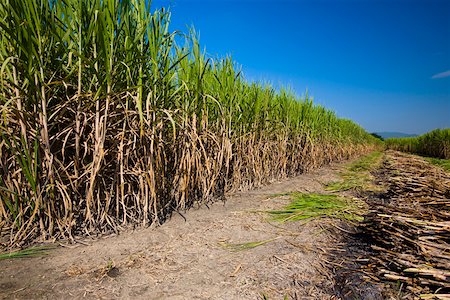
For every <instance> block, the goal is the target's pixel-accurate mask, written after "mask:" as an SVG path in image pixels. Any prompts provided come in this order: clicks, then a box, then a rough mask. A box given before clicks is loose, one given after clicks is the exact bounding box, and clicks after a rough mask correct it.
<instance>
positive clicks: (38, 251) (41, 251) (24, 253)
mask: <svg viewBox="0 0 450 300" xmlns="http://www.w3.org/2000/svg"><path fill="white" fill-rule="evenodd" d="M50 249H52V247H49V246H40V247H32V248H27V249H23V250H18V251H14V252H9V253H1V254H0V260H2V259H9V258H22V257H29V256H38V255H46V254H48V250H50Z"/></svg>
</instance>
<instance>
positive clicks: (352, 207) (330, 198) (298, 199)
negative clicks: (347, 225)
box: [268, 192, 364, 222]
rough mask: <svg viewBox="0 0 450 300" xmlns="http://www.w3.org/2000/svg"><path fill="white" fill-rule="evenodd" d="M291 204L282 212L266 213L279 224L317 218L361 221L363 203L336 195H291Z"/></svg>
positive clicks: (295, 193)
mask: <svg viewBox="0 0 450 300" xmlns="http://www.w3.org/2000/svg"><path fill="white" fill-rule="evenodd" d="M290 197H291V199H292V203H290V204H289V205H287V206H286V207H285V208H284V209H283V210H273V211H268V213H269V214H271V215H272V216H273V219H274V220H277V221H280V222H287V221H299V220H308V219H311V218H318V217H330V218H338V219H343V220H349V221H362V220H363V217H362V215H363V213H364V203H363V202H362V201H359V200H350V199H347V198H344V197H339V196H337V195H328V194H304V193H297V192H294V193H291V194H290Z"/></svg>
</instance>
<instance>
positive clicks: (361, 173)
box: [325, 151, 383, 192]
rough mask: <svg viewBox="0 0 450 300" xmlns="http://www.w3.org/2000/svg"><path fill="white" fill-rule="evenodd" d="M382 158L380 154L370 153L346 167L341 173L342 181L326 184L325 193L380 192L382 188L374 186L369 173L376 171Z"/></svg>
mask: <svg viewBox="0 0 450 300" xmlns="http://www.w3.org/2000/svg"><path fill="white" fill-rule="evenodd" d="M382 158H383V153H382V152H378V151H377V152H372V153H370V154H369V155H366V156H364V157H362V158H360V159H358V160H357V161H355V162H353V163H351V164H350V165H348V166H347V167H346V168H345V169H344V170H343V171H342V172H341V173H340V177H341V178H342V180H340V181H335V182H330V183H328V184H326V186H325V189H326V190H327V191H333V192H341V191H349V190H364V191H374V192H376V191H380V190H381V189H382V187H380V186H376V185H374V184H373V183H372V182H373V176H372V175H371V174H370V172H372V171H374V170H375V169H377V168H378V167H379V166H380V164H381V162H382Z"/></svg>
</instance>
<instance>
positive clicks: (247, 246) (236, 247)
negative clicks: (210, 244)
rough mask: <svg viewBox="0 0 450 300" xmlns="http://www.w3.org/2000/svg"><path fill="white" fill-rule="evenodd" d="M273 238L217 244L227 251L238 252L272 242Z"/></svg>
mask: <svg viewBox="0 0 450 300" xmlns="http://www.w3.org/2000/svg"><path fill="white" fill-rule="evenodd" d="M273 240H275V239H270V240H264V241H256V242H247V243H238V244H229V243H226V242H220V243H219V245H220V246H222V247H224V248H225V249H227V250H229V251H232V252H238V251H243V250H249V249H253V248H256V247H258V246H262V245H264V244H266V243H269V242H272V241H273Z"/></svg>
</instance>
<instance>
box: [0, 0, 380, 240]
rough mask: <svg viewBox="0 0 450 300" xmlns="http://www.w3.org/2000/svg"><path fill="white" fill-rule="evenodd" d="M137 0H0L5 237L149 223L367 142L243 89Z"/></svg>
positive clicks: (264, 91) (225, 67)
mask: <svg viewBox="0 0 450 300" xmlns="http://www.w3.org/2000/svg"><path fill="white" fill-rule="evenodd" d="M145 2H146V1H138V0H120V1H119V0H66V1H55V0H3V1H2V2H1V3H0V27H1V30H0V41H1V44H0V45H1V48H0V64H1V73H0V108H1V120H0V132H1V137H2V138H1V141H0V197H1V199H0V232H1V234H2V236H3V237H6V238H7V239H8V240H7V241H5V240H3V244H4V245H16V246H17V245H21V244H23V243H26V242H29V241H31V240H33V239H36V238H38V237H40V238H41V239H60V238H66V239H71V240H73V239H74V236H76V235H80V234H84V235H89V234H97V233H101V232H111V231H118V230H120V229H121V228H124V227H126V226H128V225H130V224H133V225H136V224H141V225H148V224H152V223H155V222H156V223H161V222H163V221H164V220H165V219H167V218H168V217H169V216H170V214H171V212H173V211H174V210H177V209H187V208H189V207H191V206H192V205H193V204H194V203H195V202H198V203H204V202H208V201H212V200H214V199H218V198H221V197H223V196H224V194H225V192H228V191H233V190H239V189H248V188H252V187H255V186H259V185H262V184H265V183H268V182H270V181H271V180H275V179H280V178H285V177H289V176H295V175H297V174H301V173H303V172H306V171H308V170H310V169H313V168H317V167H319V166H321V165H324V164H327V163H329V162H331V161H335V160H340V159H346V158H349V157H351V156H354V155H358V154H361V153H364V152H367V151H369V150H371V149H373V148H374V147H377V146H378V144H377V141H376V139H374V138H373V137H371V136H370V135H369V134H367V133H366V132H365V131H364V130H363V129H362V128H361V127H359V126H358V125H356V124H354V123H353V122H351V121H349V120H343V119H339V118H337V117H336V115H335V114H334V113H333V112H330V111H328V110H326V109H324V108H322V107H319V106H315V105H313V103H312V101H311V100H310V98H309V97H308V95H306V96H305V97H304V98H303V99H299V98H298V97H296V96H295V95H294V94H293V93H291V92H289V91H281V92H276V91H275V90H274V89H273V88H271V87H270V86H266V85H261V84H257V83H247V82H246V81H245V80H244V79H243V76H242V75H241V73H240V72H239V70H238V67H237V66H236V64H235V63H233V61H232V60H231V59H230V58H223V59H214V60H213V59H212V58H210V57H207V56H206V55H205V53H204V52H203V51H202V50H201V48H200V46H199V43H198V40H197V39H196V35H195V33H194V32H191V33H189V34H187V35H185V37H186V38H185V43H184V44H180V43H178V44H177V43H176V41H175V37H176V36H177V35H178V36H179V39H176V40H177V41H180V40H181V37H182V35H181V34H178V33H173V32H170V31H169V27H168V25H169V13H168V12H166V11H164V10H160V11H155V12H151V11H150V8H149V6H148V4H145Z"/></svg>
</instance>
